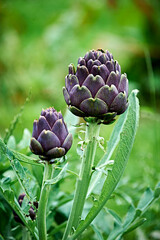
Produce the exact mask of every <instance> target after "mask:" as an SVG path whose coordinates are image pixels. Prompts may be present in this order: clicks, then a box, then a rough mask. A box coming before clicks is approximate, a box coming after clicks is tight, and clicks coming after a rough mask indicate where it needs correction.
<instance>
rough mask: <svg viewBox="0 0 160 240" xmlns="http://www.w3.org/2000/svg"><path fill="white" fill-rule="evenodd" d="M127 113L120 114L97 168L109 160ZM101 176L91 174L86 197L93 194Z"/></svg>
mask: <svg viewBox="0 0 160 240" xmlns="http://www.w3.org/2000/svg"><path fill="white" fill-rule="evenodd" d="M127 112H128V111H126V112H125V113H124V114H122V115H121V116H120V117H119V119H118V121H117V123H116V125H115V127H114V129H113V132H112V134H111V136H110V139H109V141H108V143H107V151H106V153H105V154H104V156H103V157H102V159H101V160H100V161H99V163H98V166H100V165H102V164H106V163H107V162H108V161H109V160H110V158H111V156H112V154H113V152H114V150H115V148H116V146H117V144H118V143H119V140H120V133H121V132H122V129H123V125H124V122H125V120H126V116H127ZM102 174H103V172H96V171H95V172H94V173H93V175H92V179H91V183H90V187H89V190H88V194H87V197H88V196H89V195H90V194H91V192H93V190H94V188H96V186H97V182H98V181H99V179H100V178H101V176H102Z"/></svg>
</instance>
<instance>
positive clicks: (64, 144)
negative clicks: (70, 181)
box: [30, 108, 72, 160]
mask: <svg viewBox="0 0 160 240" xmlns="http://www.w3.org/2000/svg"><path fill="white" fill-rule="evenodd" d="M71 145H72V135H71V134H70V133H69V132H68V129H67V126H66V124H65V122H64V120H63V116H62V114H61V112H57V111H56V110H55V109H54V108H47V109H46V110H42V112H41V115H40V117H39V120H35V121H34V123H33V133H32V138H31V143H30V149H31V151H32V152H33V153H34V154H36V155H39V156H40V158H41V159H44V160H50V159H55V158H60V157H62V156H64V155H65V154H66V153H67V152H68V150H69V149H70V148H71Z"/></svg>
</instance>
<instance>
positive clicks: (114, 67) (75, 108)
mask: <svg viewBox="0 0 160 240" xmlns="http://www.w3.org/2000/svg"><path fill="white" fill-rule="evenodd" d="M63 95H64V98H65V101H66V103H67V104H68V106H69V109H70V111H71V112H72V113H73V114H75V115H77V116H79V117H84V118H88V117H95V118H97V119H101V120H103V122H104V123H109V122H111V121H112V120H113V119H114V117H115V116H116V115H119V114H122V113H123V112H125V110H126V109H127V106H128V102H127V98H128V79H127V76H126V74H121V68H120V65H119V64H118V62H117V61H115V60H114V59H113V56H112V54H110V53H109V52H108V51H106V52H104V51H103V50H102V49H99V50H92V51H89V52H87V53H86V54H85V56H84V57H80V58H79V59H78V65H77V69H75V67H74V65H73V64H70V65H69V74H68V75H67V76H66V78H65V87H64V88H63Z"/></svg>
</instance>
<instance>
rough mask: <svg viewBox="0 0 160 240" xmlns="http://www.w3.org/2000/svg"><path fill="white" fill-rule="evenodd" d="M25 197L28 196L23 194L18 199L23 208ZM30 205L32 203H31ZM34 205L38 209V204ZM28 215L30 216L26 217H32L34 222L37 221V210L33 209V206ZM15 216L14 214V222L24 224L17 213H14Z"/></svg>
mask: <svg viewBox="0 0 160 240" xmlns="http://www.w3.org/2000/svg"><path fill="white" fill-rule="evenodd" d="M25 195H26V194H25V193H22V194H20V195H19V197H18V203H19V205H20V207H22V202H23V199H24V197H25ZM29 203H30V202H29ZM33 205H34V206H35V207H36V209H37V208H38V202H33ZM28 213H29V214H28V215H26V217H30V218H31V219H32V220H35V219H36V213H35V210H34V208H33V207H32V206H31V207H30V208H29V211H28ZM13 214H14V220H15V221H16V222H19V223H21V224H23V222H22V220H21V219H20V217H19V216H18V215H17V214H16V212H15V211H13Z"/></svg>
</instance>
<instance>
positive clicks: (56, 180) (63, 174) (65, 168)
mask: <svg viewBox="0 0 160 240" xmlns="http://www.w3.org/2000/svg"><path fill="white" fill-rule="evenodd" d="M67 166H68V163H66V164H65V165H64V167H63V168H62V170H61V171H60V173H59V174H58V175H57V176H56V177H55V178H53V179H49V180H46V181H45V184H51V185H53V184H56V183H57V182H59V181H60V180H61V179H62V178H64V176H65V174H66V171H67Z"/></svg>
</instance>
